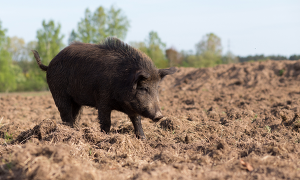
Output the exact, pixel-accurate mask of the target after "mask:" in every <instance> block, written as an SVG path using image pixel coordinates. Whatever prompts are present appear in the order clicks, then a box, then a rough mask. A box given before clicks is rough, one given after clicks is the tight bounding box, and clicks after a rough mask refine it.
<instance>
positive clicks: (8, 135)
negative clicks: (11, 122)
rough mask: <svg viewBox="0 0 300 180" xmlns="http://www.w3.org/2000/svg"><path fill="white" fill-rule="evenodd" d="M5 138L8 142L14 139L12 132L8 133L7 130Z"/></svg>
mask: <svg viewBox="0 0 300 180" xmlns="http://www.w3.org/2000/svg"><path fill="white" fill-rule="evenodd" d="M4 139H5V141H6V142H10V141H12V139H13V136H12V134H8V133H7V132H6V133H5V134H4Z"/></svg>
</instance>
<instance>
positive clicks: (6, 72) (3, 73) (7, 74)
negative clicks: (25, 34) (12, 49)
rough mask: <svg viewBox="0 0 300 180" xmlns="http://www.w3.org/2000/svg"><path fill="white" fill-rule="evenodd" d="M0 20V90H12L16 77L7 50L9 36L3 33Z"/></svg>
mask: <svg viewBox="0 0 300 180" xmlns="http://www.w3.org/2000/svg"><path fill="white" fill-rule="evenodd" d="M6 32H7V30H6V29H3V28H2V22H1V21H0V91H2V92H3V91H6V92H8V91H12V90H14V89H15V88H16V85H17V83H16V77H15V74H14V70H13V64H12V58H11V55H10V53H9V52H8V48H9V38H8V37H7V36H6V35H5V33H6Z"/></svg>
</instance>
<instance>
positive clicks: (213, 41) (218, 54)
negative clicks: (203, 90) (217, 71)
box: [194, 33, 222, 67]
mask: <svg viewBox="0 0 300 180" xmlns="http://www.w3.org/2000/svg"><path fill="white" fill-rule="evenodd" d="M196 56H197V58H196V59H195V61H196V62H194V66H195V67H213V66H215V65H218V64H222V45H221V39H220V38H219V37H218V36H217V35H215V34H214V33H208V34H206V35H205V36H203V38H202V40H201V41H200V42H199V43H198V44H196Z"/></svg>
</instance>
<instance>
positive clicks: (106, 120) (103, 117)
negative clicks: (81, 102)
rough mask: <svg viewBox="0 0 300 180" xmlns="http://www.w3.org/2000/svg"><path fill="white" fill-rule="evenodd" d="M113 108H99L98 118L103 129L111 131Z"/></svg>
mask: <svg viewBox="0 0 300 180" xmlns="http://www.w3.org/2000/svg"><path fill="white" fill-rule="evenodd" d="M110 113H111V110H107V109H102V108H98V118H99V122H100V128H101V131H104V132H106V133H109V131H110V126H111V120H110Z"/></svg>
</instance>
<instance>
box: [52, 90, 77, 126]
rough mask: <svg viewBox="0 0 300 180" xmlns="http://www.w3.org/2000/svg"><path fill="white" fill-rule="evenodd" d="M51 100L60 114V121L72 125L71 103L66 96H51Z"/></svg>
mask: <svg viewBox="0 0 300 180" xmlns="http://www.w3.org/2000/svg"><path fill="white" fill-rule="evenodd" d="M53 99H54V101H55V104H56V106H57V108H58V111H59V113H60V117H61V120H62V121H63V122H65V123H67V124H68V125H70V126H73V124H74V118H73V116H72V101H71V98H69V97H68V96H67V95H65V96H58V95H57V94H54V95H53Z"/></svg>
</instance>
